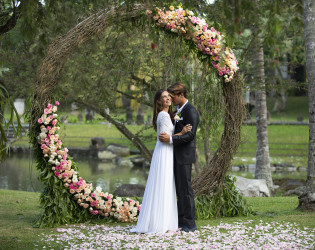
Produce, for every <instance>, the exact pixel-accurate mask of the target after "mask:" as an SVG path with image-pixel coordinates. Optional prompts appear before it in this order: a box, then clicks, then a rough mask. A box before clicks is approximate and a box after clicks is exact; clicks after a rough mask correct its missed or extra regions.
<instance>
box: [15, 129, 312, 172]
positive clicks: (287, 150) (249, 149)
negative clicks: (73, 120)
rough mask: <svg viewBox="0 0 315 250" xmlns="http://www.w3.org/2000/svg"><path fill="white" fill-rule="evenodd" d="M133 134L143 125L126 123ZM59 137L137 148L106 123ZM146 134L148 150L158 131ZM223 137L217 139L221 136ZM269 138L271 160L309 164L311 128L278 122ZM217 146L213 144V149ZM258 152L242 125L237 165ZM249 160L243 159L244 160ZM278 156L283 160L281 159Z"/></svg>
mask: <svg viewBox="0 0 315 250" xmlns="http://www.w3.org/2000/svg"><path fill="white" fill-rule="evenodd" d="M127 128H128V129H130V130H131V131H132V132H133V133H137V131H139V130H141V129H143V128H144V126H140V125H127ZM60 131H61V132H60V137H61V139H62V141H63V143H64V145H65V146H67V147H81V148H88V147H89V145H90V143H91V138H92V137H103V138H105V143H106V144H109V143H118V144H123V145H127V146H130V147H131V148H134V149H135V146H134V145H132V144H131V142H130V141H129V140H128V139H126V138H125V137H124V136H123V135H122V134H121V133H120V132H119V131H118V130H117V129H116V127H115V126H113V125H111V126H108V125H107V124H105V125H104V124H77V125H63V126H62V128H61V130H60ZM143 135H144V136H148V137H149V139H146V140H145V144H146V146H147V147H148V148H149V149H151V150H152V149H154V146H155V140H156V139H155V138H156V137H155V131H154V130H153V129H152V128H149V129H147V130H144V132H143ZM219 138H220V136H219V137H218V138H217V139H219ZM268 140H269V147H270V156H271V160H272V163H277V162H279V161H282V162H286V163H292V164H295V165H297V166H306V165H307V152H308V127H307V126H292V125H290V126H289V125H279V126H278V125H275V126H269V127H268ZM28 141H29V140H28V137H27V136H24V137H23V138H21V139H19V140H17V141H15V142H14V143H13V145H14V146H26V147H28V146H29V143H28ZM197 141H198V147H199V149H200V153H201V154H203V141H202V138H201V137H198V140H197ZM215 149H216V145H215V144H214V145H213V148H212V150H213V151H214V150H215ZM255 155H256V127H255V126H243V127H242V143H241V145H240V147H239V150H238V153H237V154H236V158H235V160H234V162H233V164H234V165H241V164H245V163H246V164H249V163H255V161H256V160H255V159H253V157H255ZM246 157H247V159H246V162H244V161H243V160H242V159H245V158H246ZM279 157H280V158H281V160H279Z"/></svg>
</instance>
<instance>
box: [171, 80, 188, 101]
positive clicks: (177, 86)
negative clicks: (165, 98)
mask: <svg viewBox="0 0 315 250" xmlns="http://www.w3.org/2000/svg"><path fill="white" fill-rule="evenodd" d="M167 91H168V92H169V93H170V94H171V95H180V94H181V93H183V94H184V96H185V98H187V96H186V86H185V85H184V84H182V83H181V82H176V83H174V84H172V85H171V86H169V87H168V88H167Z"/></svg>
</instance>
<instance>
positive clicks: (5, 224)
mask: <svg viewBox="0 0 315 250" xmlns="http://www.w3.org/2000/svg"><path fill="white" fill-rule="evenodd" d="M0 197H1V198H2V199H1V202H0V218H1V219H0V249H39V248H43V247H44V246H45V243H44V242H42V241H41V239H42V236H41V235H42V234H43V235H48V234H51V233H55V232H56V228H44V229H42V228H34V227H33V226H32V225H33V223H34V221H35V220H36V217H37V216H38V214H39V213H40V206H39V194H38V193H31V192H23V191H11V190H0ZM246 200H247V201H248V202H249V204H250V205H251V206H252V207H253V209H254V210H255V211H257V212H258V215H256V216H250V217H234V218H218V219H210V220H198V221H197V226H198V227H200V226H205V225H212V226H215V225H218V224H220V223H221V222H224V223H232V222H237V221H243V222H245V221H248V220H252V222H251V224H249V225H257V224H259V223H261V222H292V223H293V222H296V223H298V224H299V227H300V228H304V227H307V228H311V229H314V228H315V213H310V212H301V211H299V210H296V207H297V206H298V199H297V197H270V198H260V197H257V198H246ZM95 223H97V224H104V222H103V221H101V220H99V221H96V222H95ZM86 224H89V223H86ZM108 225H109V226H111V225H113V226H114V225H115V226H117V225H125V224H122V223H111V224H108ZM57 246H58V245H56V248H58V247H57Z"/></svg>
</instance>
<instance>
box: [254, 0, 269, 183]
mask: <svg viewBox="0 0 315 250" xmlns="http://www.w3.org/2000/svg"><path fill="white" fill-rule="evenodd" d="M258 3H259V1H258V0H256V7H258V6H259V4H258ZM257 9H258V8H257ZM259 26H260V22H259V20H258V22H256V26H255V27H254V36H255V40H254V53H253V57H254V59H253V63H254V67H255V82H256V85H257V90H256V91H255V108H256V137H257V150H256V170H255V179H265V180H266V184H267V186H268V187H269V188H270V189H272V188H273V182H272V177H271V168H270V158H269V144H268V128H267V104H266V87H265V69H264V49H263V42H262V34H261V29H260V27H259Z"/></svg>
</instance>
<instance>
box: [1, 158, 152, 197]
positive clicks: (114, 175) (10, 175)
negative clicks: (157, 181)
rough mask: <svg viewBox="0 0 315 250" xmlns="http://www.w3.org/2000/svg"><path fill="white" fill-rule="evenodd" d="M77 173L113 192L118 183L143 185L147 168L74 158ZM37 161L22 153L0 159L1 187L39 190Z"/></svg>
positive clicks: (40, 189)
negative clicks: (4, 159) (0, 161)
mask: <svg viewBox="0 0 315 250" xmlns="http://www.w3.org/2000/svg"><path fill="white" fill-rule="evenodd" d="M74 160H75V162H76V163H77V166H78V167H79V173H80V175H81V176H82V177H83V178H84V179H85V180H86V181H88V182H89V183H93V186H94V187H96V186H101V187H102V189H103V190H104V191H109V192H114V191H115V190H116V188H117V187H119V186H120V185H121V184H142V185H145V183H146V180H147V177H148V169H142V168H129V167H119V166H117V165H116V164H114V163H107V162H106V163H104V162H99V161H97V160H96V159H95V160H94V159H74ZM37 177H38V171H37V169H36V163H35V162H33V160H32V158H31V157H28V156H27V155H25V154H22V155H16V154H14V155H11V157H10V158H9V159H7V160H6V161H5V162H3V163H0V189H11V190H21V191H29V192H41V191H42V189H43V184H42V183H41V182H40V181H39V180H38V178H37Z"/></svg>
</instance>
